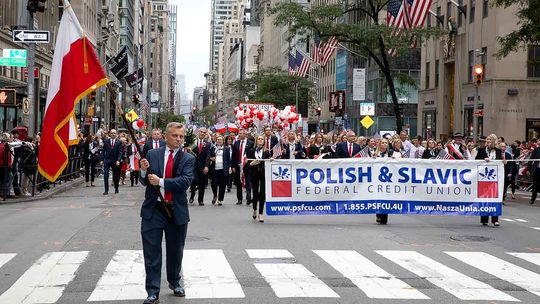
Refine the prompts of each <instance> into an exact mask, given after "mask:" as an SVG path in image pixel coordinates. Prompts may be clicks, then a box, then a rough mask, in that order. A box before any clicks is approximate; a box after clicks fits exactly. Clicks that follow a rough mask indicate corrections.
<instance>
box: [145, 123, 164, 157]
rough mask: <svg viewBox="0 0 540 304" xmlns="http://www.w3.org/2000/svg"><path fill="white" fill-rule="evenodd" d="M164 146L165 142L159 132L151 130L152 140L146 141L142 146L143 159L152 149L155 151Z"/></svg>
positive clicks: (158, 130)
mask: <svg viewBox="0 0 540 304" xmlns="http://www.w3.org/2000/svg"><path fill="white" fill-rule="evenodd" d="M164 146H165V141H164V140H163V139H162V136H161V130H160V129H154V130H152V139H151V140H147V141H146V142H145V143H144V146H143V148H142V149H143V157H144V155H146V153H148V151H150V150H152V149H157V148H161V147H164Z"/></svg>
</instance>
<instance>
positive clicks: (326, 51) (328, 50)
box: [321, 36, 338, 66]
mask: <svg viewBox="0 0 540 304" xmlns="http://www.w3.org/2000/svg"><path fill="white" fill-rule="evenodd" d="M337 44H338V41H337V38H336V37H334V36H332V37H330V39H328V41H327V42H326V43H325V44H324V45H323V46H322V50H321V55H322V58H321V66H325V65H326V64H327V63H328V61H329V60H330V58H332V55H333V54H334V51H335V50H336V47H337Z"/></svg>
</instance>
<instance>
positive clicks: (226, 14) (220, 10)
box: [209, 0, 236, 71]
mask: <svg viewBox="0 0 540 304" xmlns="http://www.w3.org/2000/svg"><path fill="white" fill-rule="evenodd" d="M235 2H236V0H212V14H211V20H210V59H209V71H217V65H218V59H219V58H218V57H219V44H220V43H221V42H223V36H224V33H225V28H224V24H225V21H226V20H229V19H231V18H232V14H233V9H232V8H233V5H234V3H235Z"/></svg>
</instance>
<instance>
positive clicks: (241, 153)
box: [240, 141, 244, 162]
mask: <svg viewBox="0 0 540 304" xmlns="http://www.w3.org/2000/svg"><path fill="white" fill-rule="evenodd" d="M243 156H244V142H243V141H241V142H240V162H242V157H243Z"/></svg>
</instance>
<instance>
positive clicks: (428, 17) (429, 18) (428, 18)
mask: <svg viewBox="0 0 540 304" xmlns="http://www.w3.org/2000/svg"><path fill="white" fill-rule="evenodd" d="M427 27H431V14H430V13H428V15H427Z"/></svg>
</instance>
